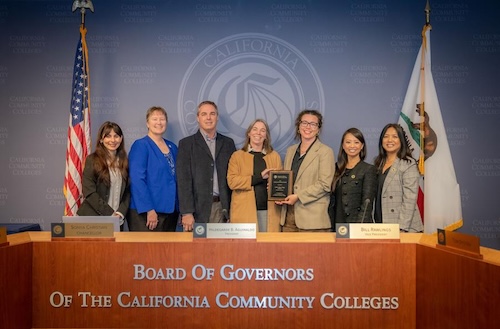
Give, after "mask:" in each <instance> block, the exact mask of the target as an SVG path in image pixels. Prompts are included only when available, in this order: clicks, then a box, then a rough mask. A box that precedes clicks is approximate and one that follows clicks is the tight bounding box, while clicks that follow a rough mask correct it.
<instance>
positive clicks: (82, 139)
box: [63, 0, 94, 216]
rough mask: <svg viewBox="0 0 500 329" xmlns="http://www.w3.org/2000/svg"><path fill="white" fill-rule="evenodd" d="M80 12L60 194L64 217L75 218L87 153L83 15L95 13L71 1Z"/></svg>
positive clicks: (88, 4) (81, 1)
mask: <svg viewBox="0 0 500 329" xmlns="http://www.w3.org/2000/svg"><path fill="white" fill-rule="evenodd" d="M77 9H80V14H81V24H80V40H79V42H78V46H77V49H76V55H75V66H74V71H73V90H72V97H71V107H70V112H69V126H68V144H67V148H66V169H65V173H64V185H63V194H64V197H65V199H66V202H65V206H64V215H65V216H74V215H75V214H76V213H77V211H78V208H79V207H80V205H81V203H82V201H83V199H84V194H83V186H82V179H83V168H84V166H85V160H86V158H87V156H88V154H89V153H90V150H91V148H92V146H91V134H90V84H89V81H90V78H89V70H88V68H89V65H88V48H87V43H86V40H85V36H86V34H87V29H86V28H85V13H86V10H87V9H89V10H90V11H91V12H94V6H93V4H92V1H90V0H74V1H73V5H72V12H75V11H76V10H77Z"/></svg>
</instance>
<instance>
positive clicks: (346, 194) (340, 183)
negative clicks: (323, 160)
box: [329, 128, 377, 231]
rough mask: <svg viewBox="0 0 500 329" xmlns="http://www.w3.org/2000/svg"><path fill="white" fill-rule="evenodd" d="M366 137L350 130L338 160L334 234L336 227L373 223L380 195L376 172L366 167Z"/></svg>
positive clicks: (331, 210)
mask: <svg viewBox="0 0 500 329" xmlns="http://www.w3.org/2000/svg"><path fill="white" fill-rule="evenodd" d="M365 158H366V145H365V137H364V136H363V133H362V132H361V131H360V130H359V129H357V128H349V129H347V130H346V131H345V132H344V134H343V135H342V142H341V144H340V149H339V153H338V158H337V164H336V170H335V176H334V178H333V184H332V186H333V188H332V190H333V193H332V198H331V201H330V207H329V214H330V219H331V221H332V230H333V231H335V224H336V223H362V222H372V210H373V202H374V199H375V194H376V191H377V169H376V168H375V166H373V165H371V164H368V163H366V162H365V161H364V160H365Z"/></svg>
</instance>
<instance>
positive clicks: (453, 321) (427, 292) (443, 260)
mask: <svg viewBox="0 0 500 329" xmlns="http://www.w3.org/2000/svg"><path fill="white" fill-rule="evenodd" d="M417 292H418V293H417V319H418V321H417V324H418V325H417V328H419V329H429V328H439V329H448V328H449V329H460V328H464V329H470V328H478V329H483V328H498V326H499V324H500V304H499V303H500V266H498V265H495V264H490V263H488V262H484V261H481V260H477V259H473V258H468V257H464V256H460V255H456V254H453V253H450V252H448V251H444V250H439V249H436V248H432V247H426V246H421V245H417Z"/></svg>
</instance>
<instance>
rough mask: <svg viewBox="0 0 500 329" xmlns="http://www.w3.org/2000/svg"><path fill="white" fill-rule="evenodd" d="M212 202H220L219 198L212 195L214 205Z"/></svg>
mask: <svg viewBox="0 0 500 329" xmlns="http://www.w3.org/2000/svg"><path fill="white" fill-rule="evenodd" d="M214 202H220V197H219V196H218V195H214V196H213V197H212V203H214Z"/></svg>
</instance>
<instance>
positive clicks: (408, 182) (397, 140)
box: [375, 123, 424, 232]
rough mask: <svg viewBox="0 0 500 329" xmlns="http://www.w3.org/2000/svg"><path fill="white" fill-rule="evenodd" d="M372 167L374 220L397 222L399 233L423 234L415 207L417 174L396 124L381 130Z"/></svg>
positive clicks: (417, 184)
mask: <svg viewBox="0 0 500 329" xmlns="http://www.w3.org/2000/svg"><path fill="white" fill-rule="evenodd" d="M375 166H376V167H377V168H378V171H379V180H378V181H379V184H378V189H377V201H376V202H375V220H377V221H382V222H384V223H398V224H399V228H400V230H401V231H403V232H421V231H423V229H424V227H423V224H422V219H421V217H420V211H419V210H418V207H417V196H418V188H419V179H420V174H419V172H418V169H417V163H416V161H415V159H413V158H412V156H411V153H410V150H409V148H408V146H407V144H406V139H405V133H404V131H403V128H401V126H400V125H398V124H395V123H390V124H388V125H386V126H385V127H384V129H382V133H381V134H380V139H379V155H378V156H377V157H376V158H375Z"/></svg>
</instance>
